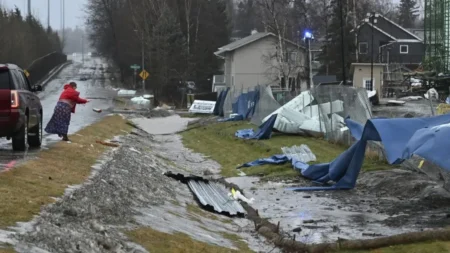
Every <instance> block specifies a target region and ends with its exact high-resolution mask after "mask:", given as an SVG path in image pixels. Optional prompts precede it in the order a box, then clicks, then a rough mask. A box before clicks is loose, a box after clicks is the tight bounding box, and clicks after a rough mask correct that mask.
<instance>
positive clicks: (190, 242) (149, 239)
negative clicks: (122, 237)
mask: <svg viewBox="0 0 450 253" xmlns="http://www.w3.org/2000/svg"><path fill="white" fill-rule="evenodd" d="M126 234H127V235H128V236H129V237H130V238H131V239H132V240H133V241H134V242H136V243H138V244H140V245H142V246H143V247H144V248H145V249H147V250H148V251H149V252H159V253H198V252H214V253H234V252H242V253H251V252H253V251H251V250H250V249H249V248H248V246H247V244H246V243H245V242H243V241H242V240H241V238H239V237H238V236H236V235H232V234H228V233H223V234H221V235H222V236H223V237H224V238H225V239H228V240H230V241H231V242H232V243H233V244H234V246H235V247H236V248H238V250H232V249H228V248H224V247H220V246H217V245H211V244H207V243H204V242H200V241H197V240H194V239H192V238H191V237H190V236H189V235H187V234H184V233H179V232H177V233H173V234H167V233H163V232H159V231H157V230H154V229H151V228H140V229H137V230H133V231H129V232H127V233H126Z"/></svg>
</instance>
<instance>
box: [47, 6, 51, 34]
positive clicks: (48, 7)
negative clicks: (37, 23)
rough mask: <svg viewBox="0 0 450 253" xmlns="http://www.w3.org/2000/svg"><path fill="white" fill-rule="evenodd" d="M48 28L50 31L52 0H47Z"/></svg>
mask: <svg viewBox="0 0 450 253" xmlns="http://www.w3.org/2000/svg"><path fill="white" fill-rule="evenodd" d="M47 30H49V31H50V0H48V1H47Z"/></svg>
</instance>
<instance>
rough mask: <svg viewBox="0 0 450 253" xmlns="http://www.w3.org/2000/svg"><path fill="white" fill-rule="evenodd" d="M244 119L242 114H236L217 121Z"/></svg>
mask: <svg viewBox="0 0 450 253" xmlns="http://www.w3.org/2000/svg"><path fill="white" fill-rule="evenodd" d="M241 120H244V116H242V115H236V116H234V117H232V118H222V119H218V120H217V121H219V122H230V121H241Z"/></svg>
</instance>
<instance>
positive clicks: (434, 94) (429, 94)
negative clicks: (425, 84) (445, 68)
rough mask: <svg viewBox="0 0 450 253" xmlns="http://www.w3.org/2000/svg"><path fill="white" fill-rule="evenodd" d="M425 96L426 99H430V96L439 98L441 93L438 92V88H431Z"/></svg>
mask: <svg viewBox="0 0 450 253" xmlns="http://www.w3.org/2000/svg"><path fill="white" fill-rule="evenodd" d="M423 96H424V97H425V98H426V99H430V97H431V98H432V99H439V93H438V92H437V90H436V89H435V88H431V89H429V90H428V91H427V93H425V94H423Z"/></svg>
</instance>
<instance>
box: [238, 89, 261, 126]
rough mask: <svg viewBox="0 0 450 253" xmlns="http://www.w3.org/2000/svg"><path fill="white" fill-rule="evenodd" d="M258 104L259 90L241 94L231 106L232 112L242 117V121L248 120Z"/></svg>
mask: <svg viewBox="0 0 450 253" xmlns="http://www.w3.org/2000/svg"><path fill="white" fill-rule="evenodd" d="M258 102H259V89H256V90H254V91H249V92H247V93H242V94H241V95H239V97H238V99H237V100H236V102H235V103H233V104H232V105H231V108H232V112H233V113H236V114H239V115H240V116H242V119H249V118H251V117H253V114H254V113H255V107H256V104H257V103H258Z"/></svg>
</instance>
